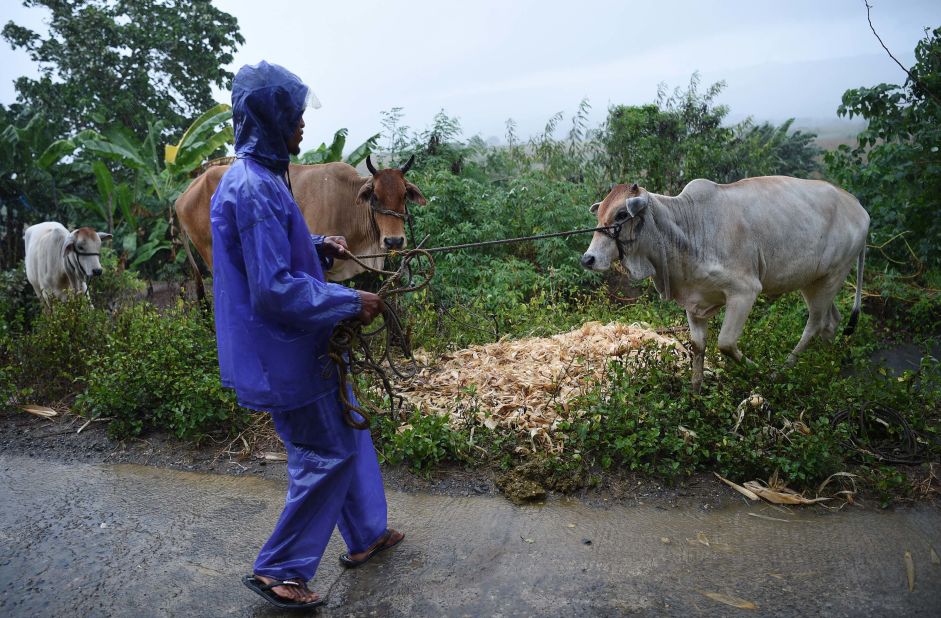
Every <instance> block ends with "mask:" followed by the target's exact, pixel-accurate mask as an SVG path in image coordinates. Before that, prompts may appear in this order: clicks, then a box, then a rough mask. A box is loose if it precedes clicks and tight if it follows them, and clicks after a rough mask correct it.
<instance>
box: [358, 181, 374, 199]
mask: <svg viewBox="0 0 941 618" xmlns="http://www.w3.org/2000/svg"><path fill="white" fill-rule="evenodd" d="M374 193H375V189H374V188H373V184H372V181H371V180H369V181H366V183H365V184H364V185H363V186H362V187H361V188H360V190H359V193H357V194H356V201H357V202H363V203H366V202H368V201H369V200H370V199H371V198H372V196H373V194H374Z"/></svg>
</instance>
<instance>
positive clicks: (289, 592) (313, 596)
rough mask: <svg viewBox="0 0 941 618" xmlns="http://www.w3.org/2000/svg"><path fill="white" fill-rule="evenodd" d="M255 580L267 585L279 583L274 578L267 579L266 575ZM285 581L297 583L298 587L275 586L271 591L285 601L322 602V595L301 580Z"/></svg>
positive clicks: (256, 577) (257, 576) (258, 576)
mask: <svg viewBox="0 0 941 618" xmlns="http://www.w3.org/2000/svg"><path fill="white" fill-rule="evenodd" d="M255 579H257V580H258V581H260V582H263V583H264V584H266V585H267V584H270V583H272V582H274V581H277V580H275V579H274V578H273V577H265V576H264V575H256V576H255ZM285 581H291V582H297V585H296V586H275V587H274V588H272V589H271V592H273V593H274V594H275V595H276V596H278V597H280V598H282V599H284V600H285V601H293V602H295V603H314V602H316V601H319V600H320V595H319V594H317V593H316V592H313V591H312V590H311V589H310V588H308V587H307V584H305V583H304V582H303V581H301V580H300V579H299V578H295V579H288V580H285Z"/></svg>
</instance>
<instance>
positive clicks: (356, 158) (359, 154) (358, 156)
mask: <svg viewBox="0 0 941 618" xmlns="http://www.w3.org/2000/svg"><path fill="white" fill-rule="evenodd" d="M379 136H380V133H376V134H375V135H373V136H372V137H370V138H369V139H368V140H366V141H365V142H363V143H362V144H360V145H359V146H358V147H357V148H356V149H355V150H353V152H351V153H350V154H348V155H347V156H346V159H345V161H346V162H347V163H349V164H350V165H352V166H353V167H356V166H357V165H359V164H360V163H362V162H363V161H365V160H366V157H368V156H369V155H370V154H372V151H373V149H374V148H375V147H376V144H377V143H378V142H379Z"/></svg>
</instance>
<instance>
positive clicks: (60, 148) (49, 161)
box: [36, 139, 77, 169]
mask: <svg viewBox="0 0 941 618" xmlns="http://www.w3.org/2000/svg"><path fill="white" fill-rule="evenodd" d="M76 147H77V146H76V144H75V142H74V141H72V140H70V139H60V140H57V141H54V142H52V143H51V144H49V147H48V148H46V150H45V151H44V152H43V153H42V154H41V155H39V158H38V159H36V167H38V168H40V169H47V168H49V167H51V166H52V165H53V164H55V163H58V162H59V161H61V160H62V158H63V157H66V156H68V155H70V154H72V153H73V152H75V149H76Z"/></svg>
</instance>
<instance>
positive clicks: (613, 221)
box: [581, 176, 869, 391]
mask: <svg viewBox="0 0 941 618" xmlns="http://www.w3.org/2000/svg"><path fill="white" fill-rule="evenodd" d="M590 210H591V212H592V213H593V214H594V215H595V216H596V217H597V219H598V226H599V227H604V228H605V229H604V230H601V231H597V232H595V234H594V237H593V238H592V241H591V245H590V246H589V247H588V250H587V251H586V252H585V253H584V255H582V258H581V263H582V266H584V267H585V268H588V269H591V270H599V271H603V270H607V269H608V268H610V267H611V265H612V264H613V263H614V261H615V260H618V261H620V262H621V264H622V265H623V266H624V268H625V269H626V270H627V271H628V273H629V274H630V276H631V278H633V279H636V280H641V279H646V278H648V277H652V278H653V281H654V285H655V286H656V288H657V291H658V292H659V293H660V295H661V296H662V297H663V298H664V299H665V300H675V301H676V302H677V303H678V304H680V305H681V306H682V307H683V308H684V309H685V310H686V318H687V321H688V322H689V329H690V342H691V343H692V347H693V353H694V354H693V376H692V383H693V389H694V390H696V391H698V390H699V389H700V387H701V385H702V380H703V361H704V356H705V349H706V335H707V332H708V327H709V318H711V317H712V316H714V315H715V314H716V313H718V312H719V310H720V309H721V308H722V307H725V319H724V321H723V322H722V328H721V330H720V332H719V350H720V351H721V352H722V353H723V354H725V355H727V356H728V357H730V358H732V359H734V360H736V361H744V362H749V363H750V362H751V361H749V360H748V359H747V358H745V356H744V355H743V354H742V352H741V350H739V348H738V340H739V337H741V335H742V330H743V329H744V327H745V321H746V319H747V318H748V314H749V313H750V312H751V308H752V305H753V304H754V302H755V299H756V298H757V297H758V295H759V294H764V295H766V296H769V297H772V298H775V297H777V296H780V295H781V294H784V293H787V292H791V291H795V290H800V292H801V294H802V295H803V297H804V300H805V302H806V303H807V308H808V310H809V316H808V319H807V324H806V326H805V327H804V332H803V335H802V336H801V338H800V341H799V342H798V344H797V346H796V347H795V348H794V349H793V350H792V351H791V353H790V355H789V356H788V361H787V362H788V364H793V363H794V362H795V361H796V359H797V355H798V354H800V353H801V352H802V351H803V350H804V349H805V348H806V347H807V345H808V344H809V343H810V341H811V339H812V338H813V337H815V336H819V337H822V338H824V339H832V338H833V336H834V335H835V334H836V331H837V327H838V326H839V323H840V312H839V311H838V310H837V308H836V305H835V304H834V302H833V300H834V298H835V297H836V295H837V293H838V292H839V291H840V289H841V288H842V287H843V283H844V281H845V280H846V277H847V275H848V274H849V272H850V270H851V269H852V267H853V264H854V263H855V264H856V267H857V270H856V298H855V303H854V306H853V313H852V315H851V316H850V321H849V325H848V326H847V328H846V330H845V331H844V333H845V334H849V333H851V332H852V331H853V329H854V328H855V326H856V320H857V319H858V316H859V309H860V304H861V300H862V276H863V262H864V259H865V250H866V236H867V234H868V232H869V215H868V214H867V213H866V211H865V210H864V209H863V207H862V206H861V205H860V204H859V201H857V200H856V198H854V197H853V196H852V195H850V194H849V193H847V192H846V191H843V190H842V189H839V188H837V187H834V186H833V185H831V184H829V183H826V182H823V181H819V180H803V179H799V178H789V177H784V176H765V177H761V178H746V179H744V180H740V181H738V182H735V183H732V184H728V185H720V184H716V183H714V182H711V181H708V180H702V179H700V180H694V181H692V182H690V183H689V184H688V185H687V186H686V188H684V189H683V192H682V193H680V195H678V196H676V197H668V196H665V195H657V194H655V193H649V192H647V191H646V190H644V189H643V188H641V187H638V186H637V185H636V184H634V185H630V186H628V185H617V186H615V187H614V188H613V189H612V190H611V192H610V193H609V194H608V195H607V196H606V197H605V198H604V200H602V201H601V202H598V203H597V204H594V205H592V207H591V209H590Z"/></svg>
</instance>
